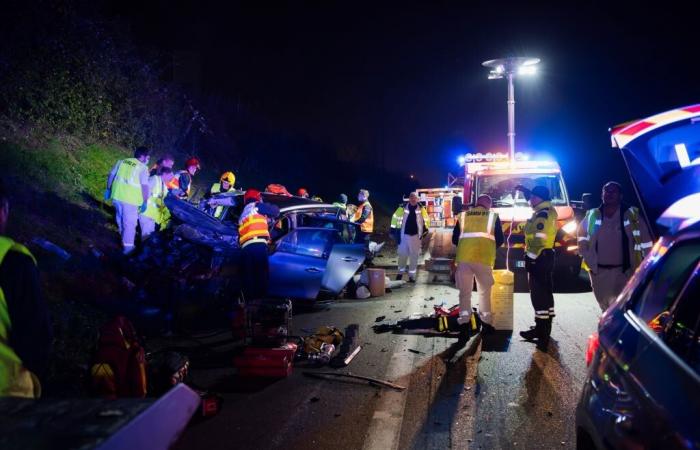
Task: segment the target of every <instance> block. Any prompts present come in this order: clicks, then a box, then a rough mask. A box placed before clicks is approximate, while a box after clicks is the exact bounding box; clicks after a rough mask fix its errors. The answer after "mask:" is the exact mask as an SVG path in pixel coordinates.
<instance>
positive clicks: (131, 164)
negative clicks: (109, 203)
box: [111, 158, 148, 206]
mask: <svg viewBox="0 0 700 450" xmlns="http://www.w3.org/2000/svg"><path fill="white" fill-rule="evenodd" d="M117 164H118V166H117V173H116V174H115V176H114V179H113V180H112V186H111V189H112V200H117V201H120V202H122V203H127V204H129V205H134V206H141V205H142V204H143V193H142V191H141V182H140V175H141V172H142V171H148V167H146V165H145V164H144V163H142V162H141V161H139V160H138V159H136V158H127V159H122V160H121V161H119V162H118V163H117Z"/></svg>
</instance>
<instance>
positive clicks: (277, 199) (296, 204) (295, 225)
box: [166, 191, 366, 300]
mask: <svg viewBox="0 0 700 450" xmlns="http://www.w3.org/2000/svg"><path fill="white" fill-rule="evenodd" d="M241 195H242V192H240V191H236V192H235V193H233V194H231V195H228V196H232V197H234V198H235V199H236V201H235V203H234V205H232V206H226V207H224V208H223V212H222V214H221V216H220V217H219V218H214V217H213V216H212V215H210V214H208V213H207V212H205V211H204V210H203V209H200V208H197V207H196V206H195V205H193V204H190V203H187V202H184V201H182V200H178V199H177V198H175V197H174V196H169V197H168V198H167V199H166V205H167V206H168V208H169V209H170V211H171V213H172V215H173V216H174V217H176V218H177V219H178V221H179V223H180V224H179V225H178V227H177V229H176V234H178V235H179V236H181V237H183V238H185V239H187V240H189V241H193V242H196V243H198V244H202V245H206V246H208V247H211V248H214V249H217V250H219V251H222V252H229V253H230V252H232V251H233V252H235V251H236V249H237V248H238V216H239V215H240V212H241V210H242V206H243V205H242V201H240V197H241ZM222 196H223V195H222ZM263 201H264V202H266V203H271V204H274V205H276V206H277V207H278V208H279V209H280V216H279V217H278V218H276V219H275V220H274V221H271V222H270V235H271V237H272V241H273V242H272V245H271V252H270V258H269V262H270V283H269V289H268V293H269V294H270V295H271V296H275V297H281V298H293V299H301V300H315V299H316V298H318V297H319V296H320V295H328V296H335V295H338V294H339V293H340V292H341V291H342V290H343V288H344V287H345V286H346V285H347V284H348V282H349V281H350V280H351V279H352V277H353V275H354V274H355V272H357V271H358V269H359V268H360V267H361V266H362V264H363V263H364V261H365V258H366V253H365V246H364V245H363V244H356V243H355V242H354V240H355V235H356V234H357V232H358V225H357V224H354V223H352V222H348V221H347V220H344V219H343V217H344V211H342V210H340V209H339V208H338V207H337V206H334V205H329V204H324V203H319V202H316V201H313V200H309V199H305V198H299V197H287V196H281V195H274V194H269V193H264V194H263Z"/></svg>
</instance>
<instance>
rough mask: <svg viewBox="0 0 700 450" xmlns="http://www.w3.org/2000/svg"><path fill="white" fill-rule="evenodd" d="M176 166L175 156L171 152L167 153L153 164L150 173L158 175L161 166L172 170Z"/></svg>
mask: <svg viewBox="0 0 700 450" xmlns="http://www.w3.org/2000/svg"><path fill="white" fill-rule="evenodd" d="M174 166H175V158H174V157H173V155H171V154H170V153H166V154H165V155H163V156H162V157H161V158H159V159H158V161H156V163H155V164H153V166H151V172H150V173H149V175H150V176H153V175H158V169H160V168H161V167H167V168H169V169H170V170H172V168H173V167H174Z"/></svg>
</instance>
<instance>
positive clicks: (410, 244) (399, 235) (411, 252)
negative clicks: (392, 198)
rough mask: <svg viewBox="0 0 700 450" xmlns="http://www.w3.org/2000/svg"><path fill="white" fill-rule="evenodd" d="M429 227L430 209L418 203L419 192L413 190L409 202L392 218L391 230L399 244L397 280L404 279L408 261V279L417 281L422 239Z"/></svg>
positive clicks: (400, 207) (412, 281)
mask: <svg viewBox="0 0 700 450" xmlns="http://www.w3.org/2000/svg"><path fill="white" fill-rule="evenodd" d="M428 227H430V217H429V216H428V211H427V210H426V209H425V208H424V207H423V206H421V205H420V204H419V203H418V194H417V193H416V192H411V193H410V194H409V195H408V203H406V204H405V205H402V206H399V207H398V208H397V209H396V211H394V215H393V216H392V218H391V231H392V234H393V235H394V236H395V239H396V241H397V242H398V244H399V248H398V254H399V273H398V275H396V279H397V280H401V279H403V274H404V273H406V263H408V281H409V282H411V283H415V282H416V273H417V270H418V257H419V256H420V251H421V239H423V238H424V237H425V235H426V234H428Z"/></svg>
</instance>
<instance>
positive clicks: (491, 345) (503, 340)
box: [481, 331, 513, 352]
mask: <svg viewBox="0 0 700 450" xmlns="http://www.w3.org/2000/svg"><path fill="white" fill-rule="evenodd" d="M512 339H513V332H512V331H496V332H495V333H493V334H490V335H488V336H484V337H482V340H481V351H482V352H507V351H508V349H509V348H510V342H511V340H512Z"/></svg>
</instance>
